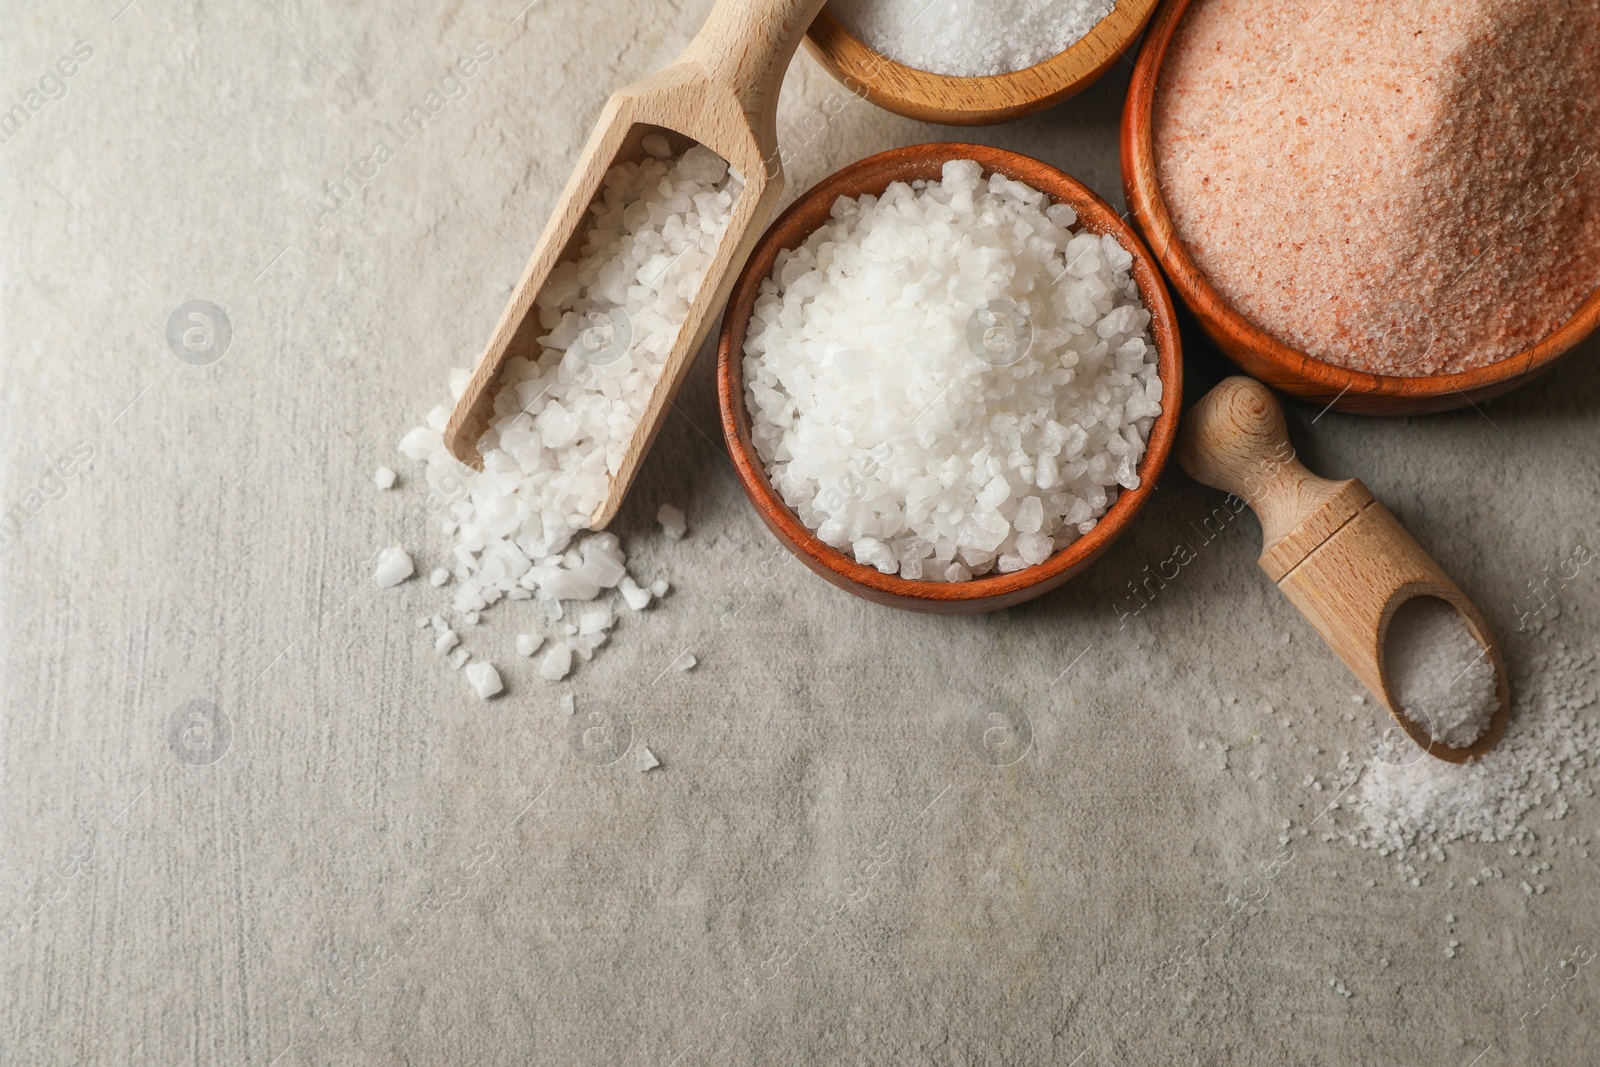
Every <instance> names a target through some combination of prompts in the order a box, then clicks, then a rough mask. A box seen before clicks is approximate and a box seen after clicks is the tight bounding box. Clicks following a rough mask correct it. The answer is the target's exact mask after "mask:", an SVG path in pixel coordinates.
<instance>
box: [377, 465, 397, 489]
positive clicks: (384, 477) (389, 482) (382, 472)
mask: <svg viewBox="0 0 1600 1067" xmlns="http://www.w3.org/2000/svg"><path fill="white" fill-rule="evenodd" d="M394 477H395V475H394V471H392V470H390V469H389V468H388V467H379V468H378V469H377V470H376V471H374V472H373V474H372V484H374V485H376V486H377V487H378V488H379V489H389V488H392V487H393V486H394Z"/></svg>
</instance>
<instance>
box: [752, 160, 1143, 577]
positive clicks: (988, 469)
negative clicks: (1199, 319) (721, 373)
mask: <svg viewBox="0 0 1600 1067" xmlns="http://www.w3.org/2000/svg"><path fill="white" fill-rule="evenodd" d="M1076 221H1077V216H1076V214H1075V213H1074V212H1073V210H1072V208H1071V207H1069V206H1067V205H1065V204H1052V203H1050V202H1049V200H1048V199H1047V198H1046V197H1045V195H1044V194H1043V193H1040V192H1039V191H1037V190H1035V189H1032V188H1030V187H1029V186H1027V185H1024V184H1021V183H1019V182H1014V181H1011V180H1009V179H1007V178H1005V177H1004V176H1002V175H998V174H996V175H993V176H991V177H990V178H988V179H987V180H986V179H984V177H983V172H982V168H981V167H980V166H979V165H978V164H977V163H975V162H973V161H971V160H959V161H952V162H949V163H946V164H945V165H944V169H943V176H942V180H941V181H936V182H923V181H917V182H914V183H911V184H909V185H908V184H906V183H904V182H896V183H894V184H892V185H890V186H889V188H888V189H887V190H885V192H884V194H883V195H882V196H881V197H874V196H862V197H861V198H859V199H852V198H849V197H841V198H839V200H838V201H837V202H836V203H835V204H834V205H833V218H832V221H830V222H829V223H827V224H826V225H824V226H822V227H820V228H819V229H818V230H817V231H816V232H815V233H813V234H812V235H811V237H810V238H808V239H807V240H806V241H805V243H804V244H802V245H801V246H800V247H798V248H796V249H794V250H793V251H790V252H783V253H780V254H779V256H778V258H777V261H776V263H775V264H774V267H773V273H772V277H770V278H768V279H767V280H766V281H764V282H763V283H762V290H761V295H760V296H759V297H758V299H757V301H756V305H755V309H754V314H753V317H752V319H751V323H750V330H749V335H748V337H747V339H746V341H745V379H746V399H747V402H748V405H749V409H750V413H751V421H752V431H753V437H754V442H755V446H756V451H757V452H758V453H759V454H760V456H761V458H762V460H763V461H764V462H765V464H766V466H767V470H768V473H769V475H770V476H771V478H772V484H773V486H774V488H776V489H777V491H778V493H779V494H780V495H781V496H782V498H783V500H784V502H785V503H786V504H788V506H789V507H790V508H792V509H793V510H794V512H795V514H796V515H797V516H798V517H799V519H800V521H801V522H803V523H805V525H806V526H808V527H809V528H811V529H812V530H815V531H816V533H817V536H818V537H819V538H821V539H822V540H823V541H824V542H826V543H827V544H829V545H832V546H833V547H835V548H838V549H840V550H842V551H844V552H846V553H848V554H850V555H852V556H853V557H854V558H855V559H856V560H857V561H858V562H860V563H865V564H868V565H871V566H873V567H876V568H878V569H879V570H880V571H883V572H884V573H886V574H893V573H896V572H898V573H899V574H900V576H901V577H903V578H911V579H922V580H925V581H941V582H954V581H963V580H966V579H968V578H972V577H974V576H977V575H983V574H988V573H991V572H1000V573H1008V572H1011V571H1017V570H1021V569H1023V568H1025V567H1029V566H1033V565H1035V564H1038V563H1042V562H1044V561H1045V560H1046V559H1048V558H1049V557H1050V556H1051V554H1053V553H1054V552H1056V551H1059V550H1060V549H1063V548H1065V547H1067V546H1068V545H1070V544H1071V543H1072V542H1073V541H1075V540H1077V538H1078V537H1080V536H1082V535H1083V534H1086V533H1088V532H1089V531H1090V530H1092V529H1094V527H1095V524H1096V522H1097V521H1098V519H1099V517H1100V516H1102V515H1104V514H1105V512H1106V510H1107V509H1108V508H1109V507H1110V506H1111V505H1112V504H1113V503H1114V502H1115V500H1116V498H1117V494H1118V493H1119V492H1120V491H1121V490H1123V489H1135V488H1138V486H1139V484H1140V478H1139V473H1138V467H1139V461H1140V459H1141V458H1142V457H1143V456H1144V452H1145V444H1146V441H1147V439H1148V437H1149V433H1150V427H1151V426H1152V424H1153V423H1154V421H1155V419H1156V417H1157V416H1158V415H1160V413H1161V400H1162V383H1161V378H1160V376H1159V374H1158V373H1157V367H1156V349H1155V346H1154V345H1153V344H1152V343H1151V338H1150V333H1149V328H1148V327H1149V323H1150V314H1149V312H1148V311H1146V310H1145V309H1144V305H1143V303H1142V301H1141V300H1140V296H1139V290H1138V285H1137V283H1136V282H1135V281H1134V280H1133V278H1132V276H1131V274H1130V268H1131V266H1132V264H1133V257H1132V255H1131V254H1130V253H1129V252H1128V250H1127V249H1126V248H1123V247H1122V245H1121V244H1119V243H1118V242H1117V241H1116V240H1115V239H1114V238H1112V237H1110V236H1103V237H1102V236H1098V235H1096V234H1092V233H1089V232H1087V231H1074V230H1073V229H1072V227H1073V225H1074V224H1075V223H1076Z"/></svg>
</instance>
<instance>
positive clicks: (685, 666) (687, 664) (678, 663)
mask: <svg viewBox="0 0 1600 1067" xmlns="http://www.w3.org/2000/svg"><path fill="white" fill-rule="evenodd" d="M699 662H700V661H699V660H697V659H695V658H694V653H693V652H685V653H684V654H683V655H681V656H679V657H678V658H677V659H675V660H673V661H672V665H673V666H674V667H675V668H677V669H678V670H680V671H688V670H693V669H694V666H695V664H697V663H699Z"/></svg>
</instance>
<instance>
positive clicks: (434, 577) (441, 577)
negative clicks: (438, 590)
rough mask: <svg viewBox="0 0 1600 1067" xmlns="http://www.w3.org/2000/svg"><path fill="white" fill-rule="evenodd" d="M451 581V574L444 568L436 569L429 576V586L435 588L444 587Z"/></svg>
mask: <svg viewBox="0 0 1600 1067" xmlns="http://www.w3.org/2000/svg"><path fill="white" fill-rule="evenodd" d="M449 580H450V572H449V571H447V570H445V569H444V568H443V567H435V568H434V569H433V572H432V573H430V574H429V575H428V584H429V585H431V586H434V587H438V586H441V585H443V584H444V583H446V582H448V581H449Z"/></svg>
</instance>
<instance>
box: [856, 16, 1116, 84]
mask: <svg viewBox="0 0 1600 1067" xmlns="http://www.w3.org/2000/svg"><path fill="white" fill-rule="evenodd" d="M1114 3H1115V0H831V2H830V3H829V4H828V11H829V12H831V13H832V14H833V16H834V18H836V19H838V20H839V23H840V25H842V26H843V27H844V28H845V29H847V30H849V31H850V33H851V34H853V35H854V36H855V37H857V38H859V39H860V40H861V41H862V43H864V44H866V45H867V47H869V48H871V49H872V50H873V51H875V52H878V53H879V54H881V55H885V56H888V57H889V58H890V59H892V60H894V61H895V62H897V63H903V64H905V65H906V66H908V67H915V68H917V69H918V70H926V71H930V72H932V73H935V74H953V75H956V76H959V77H973V76H976V75H982V74H1004V73H1006V72H1008V71H1014V70H1022V69H1024V68H1026V67H1031V66H1033V65H1035V64H1036V63H1042V62H1043V61H1044V60H1046V59H1049V58H1050V57H1051V56H1053V55H1056V54H1057V53H1060V52H1064V51H1066V50H1067V48H1068V47H1070V46H1071V45H1072V44H1074V43H1075V42H1077V41H1078V40H1080V39H1082V38H1083V36H1084V35H1085V34H1087V33H1088V32H1089V31H1090V30H1092V29H1094V27H1095V26H1096V25H1097V24H1098V23H1099V22H1100V20H1101V19H1103V18H1105V17H1106V15H1108V14H1110V12H1111V9H1112V7H1113V6H1114Z"/></svg>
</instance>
